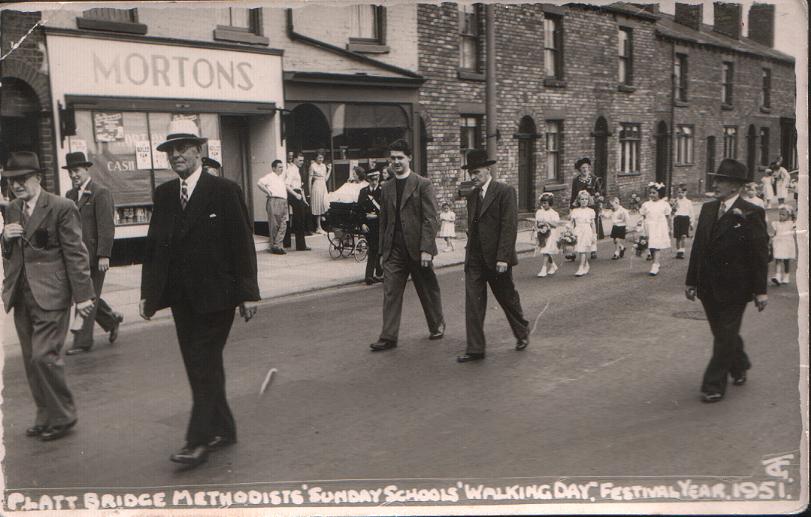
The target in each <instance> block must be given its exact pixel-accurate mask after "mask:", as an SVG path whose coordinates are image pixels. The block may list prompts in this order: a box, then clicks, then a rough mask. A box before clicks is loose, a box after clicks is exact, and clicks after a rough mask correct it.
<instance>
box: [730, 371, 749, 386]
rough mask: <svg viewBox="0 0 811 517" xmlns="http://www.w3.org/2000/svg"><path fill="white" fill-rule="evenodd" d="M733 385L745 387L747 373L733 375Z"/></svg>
mask: <svg viewBox="0 0 811 517" xmlns="http://www.w3.org/2000/svg"><path fill="white" fill-rule="evenodd" d="M732 384H733V385H735V386H743V385H744V384H746V372H741V373H740V374H738V375H733V376H732Z"/></svg>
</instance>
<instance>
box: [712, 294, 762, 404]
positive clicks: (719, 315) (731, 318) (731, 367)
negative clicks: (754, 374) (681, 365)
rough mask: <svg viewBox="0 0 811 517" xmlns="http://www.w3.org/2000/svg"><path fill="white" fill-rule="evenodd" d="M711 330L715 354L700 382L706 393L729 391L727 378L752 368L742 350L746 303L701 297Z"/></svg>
mask: <svg viewBox="0 0 811 517" xmlns="http://www.w3.org/2000/svg"><path fill="white" fill-rule="evenodd" d="M701 304H702V305H703V306H704V313H705V314H706V315H707V321H708V322H709V324H710V330H711V331H712V338H713V339H712V357H711V358H710V362H709V364H708V365H707V369H706V370H705V371H704V379H703V380H702V382H701V391H702V392H703V393H721V394H724V393H725V392H726V387H727V377H728V376H729V375H733V376H738V375H740V374H742V373H743V372H745V371H746V370H748V369H749V368H751V367H752V364H751V363H750V362H749V357H748V356H747V355H746V352H744V350H743V338H742V337H741V335H740V330H741V322H742V321H743V313H744V311H745V310H746V304H743V305H741V304H735V305H725V304H722V303H719V302H717V301H716V300H713V299H711V298H710V299H708V298H704V299H702V300H701Z"/></svg>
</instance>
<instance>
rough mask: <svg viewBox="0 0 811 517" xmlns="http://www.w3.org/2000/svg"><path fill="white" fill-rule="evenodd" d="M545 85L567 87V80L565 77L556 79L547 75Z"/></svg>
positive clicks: (548, 86)
mask: <svg viewBox="0 0 811 517" xmlns="http://www.w3.org/2000/svg"><path fill="white" fill-rule="evenodd" d="M543 85H544V86H545V87H546V88H566V81H565V80H564V79H555V78H554V77H547V78H546V79H544V80H543Z"/></svg>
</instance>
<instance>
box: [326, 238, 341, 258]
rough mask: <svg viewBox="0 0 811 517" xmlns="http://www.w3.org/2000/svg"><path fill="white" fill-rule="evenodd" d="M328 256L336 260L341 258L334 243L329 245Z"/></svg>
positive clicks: (339, 249) (339, 250)
mask: <svg viewBox="0 0 811 517" xmlns="http://www.w3.org/2000/svg"><path fill="white" fill-rule="evenodd" d="M329 256H330V257H332V258H334V259H336V258H338V257H340V256H341V248H339V247H338V246H336V245H335V244H334V243H332V242H330V243H329Z"/></svg>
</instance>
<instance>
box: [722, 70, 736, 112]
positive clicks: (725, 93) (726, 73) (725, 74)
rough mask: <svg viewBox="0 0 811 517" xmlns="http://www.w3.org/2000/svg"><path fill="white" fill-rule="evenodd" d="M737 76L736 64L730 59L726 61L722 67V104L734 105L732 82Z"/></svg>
mask: <svg viewBox="0 0 811 517" xmlns="http://www.w3.org/2000/svg"><path fill="white" fill-rule="evenodd" d="M734 77H735V66H734V65H733V63H732V62H730V61H724V64H723V65H722V68H721V82H722V85H721V104H723V105H725V106H731V105H732V83H733V79H734Z"/></svg>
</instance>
